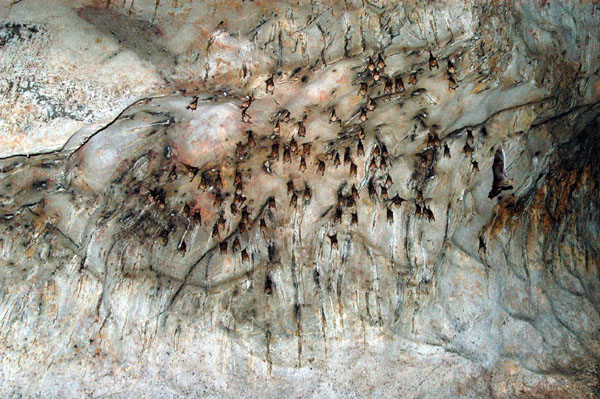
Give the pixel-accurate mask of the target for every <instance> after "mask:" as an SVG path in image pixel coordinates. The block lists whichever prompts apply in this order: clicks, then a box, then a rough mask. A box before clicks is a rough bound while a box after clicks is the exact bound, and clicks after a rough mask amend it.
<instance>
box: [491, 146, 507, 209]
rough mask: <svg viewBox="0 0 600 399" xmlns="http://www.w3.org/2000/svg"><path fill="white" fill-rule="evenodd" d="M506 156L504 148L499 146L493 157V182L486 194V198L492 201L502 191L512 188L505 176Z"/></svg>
mask: <svg viewBox="0 0 600 399" xmlns="http://www.w3.org/2000/svg"><path fill="white" fill-rule="evenodd" d="M505 162H506V154H505V153H504V148H502V146H500V147H499V148H498V149H497V150H496V154H495V155H494V166H493V167H492V171H493V172H494V181H493V182H492V189H491V190H490V193H489V194H488V198H490V199H492V198H494V197H495V196H497V195H498V194H500V193H501V192H502V191H504V190H511V189H512V188H513V181H512V179H509V178H508V176H507V175H506V165H505Z"/></svg>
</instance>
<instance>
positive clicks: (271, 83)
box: [266, 76, 275, 94]
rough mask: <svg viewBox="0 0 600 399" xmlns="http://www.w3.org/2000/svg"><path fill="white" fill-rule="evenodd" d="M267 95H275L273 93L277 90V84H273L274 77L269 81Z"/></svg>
mask: <svg viewBox="0 0 600 399" xmlns="http://www.w3.org/2000/svg"><path fill="white" fill-rule="evenodd" d="M266 83H267V94H273V91H274V90H275V83H274V82H273V77H272V76H271V77H270V78H269V79H267V82H266Z"/></svg>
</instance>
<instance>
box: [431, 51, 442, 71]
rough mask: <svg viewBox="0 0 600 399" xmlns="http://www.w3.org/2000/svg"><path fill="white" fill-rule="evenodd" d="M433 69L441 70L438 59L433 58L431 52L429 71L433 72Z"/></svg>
mask: <svg viewBox="0 0 600 399" xmlns="http://www.w3.org/2000/svg"><path fill="white" fill-rule="evenodd" d="M433 68H436V69H440V66H439V65H438V62H437V59H436V58H435V57H434V56H433V54H432V53H431V51H430V52H429V70H430V71H431V70H432V69H433Z"/></svg>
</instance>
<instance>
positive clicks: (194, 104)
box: [186, 96, 198, 111]
mask: <svg viewBox="0 0 600 399" xmlns="http://www.w3.org/2000/svg"><path fill="white" fill-rule="evenodd" d="M197 107H198V97H197V96H194V97H193V98H192V101H191V102H190V105H188V106H187V107H186V108H187V109H191V110H192V111H195V110H196V108H197Z"/></svg>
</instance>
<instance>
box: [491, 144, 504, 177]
mask: <svg viewBox="0 0 600 399" xmlns="http://www.w3.org/2000/svg"><path fill="white" fill-rule="evenodd" d="M505 160H506V155H505V154H504V149H503V148H502V147H500V148H498V149H497V150H496V154H495V155H494V166H493V171H494V185H497V184H498V183H501V182H503V181H504V180H506V179H507V177H506V166H505Z"/></svg>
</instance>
